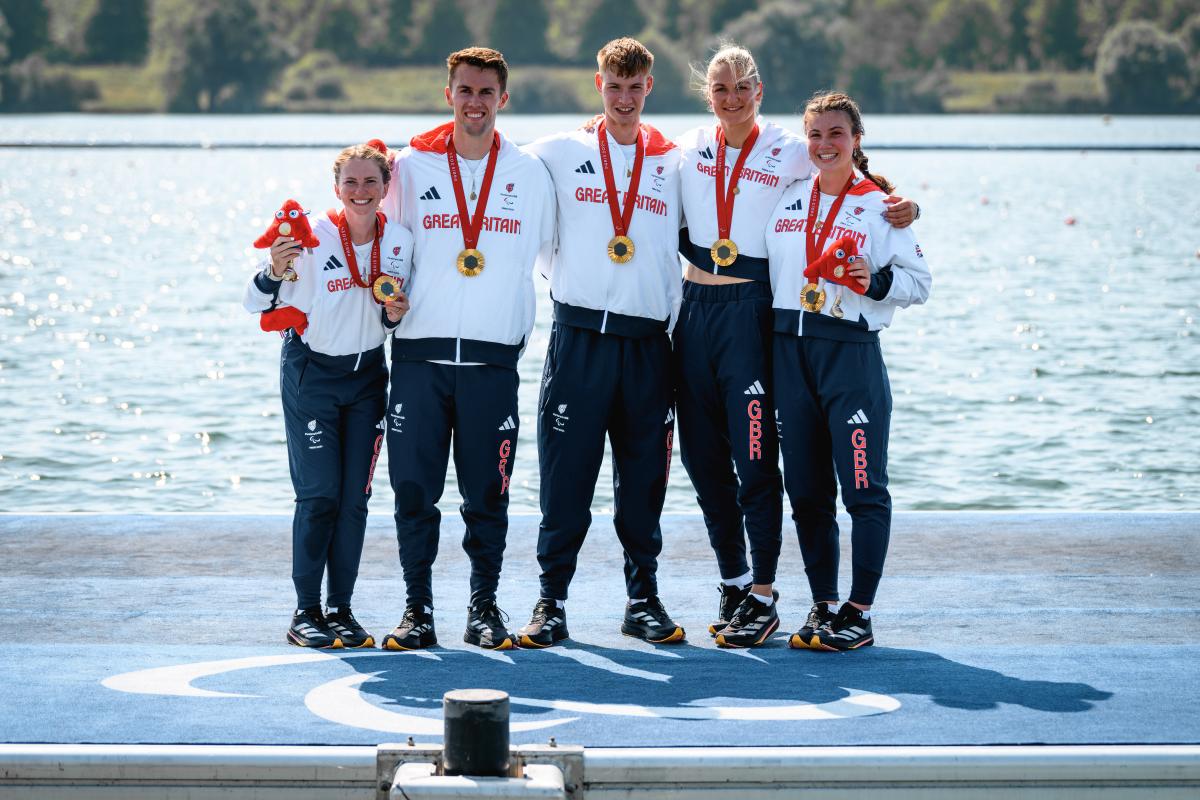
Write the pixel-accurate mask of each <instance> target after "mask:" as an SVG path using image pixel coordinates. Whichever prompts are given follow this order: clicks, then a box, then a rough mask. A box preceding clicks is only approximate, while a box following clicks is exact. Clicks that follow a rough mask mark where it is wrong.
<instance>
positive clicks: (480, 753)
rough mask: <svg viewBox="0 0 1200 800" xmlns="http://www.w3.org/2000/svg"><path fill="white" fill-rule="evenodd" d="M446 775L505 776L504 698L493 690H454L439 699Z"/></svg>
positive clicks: (506, 732) (505, 725) (506, 710)
mask: <svg viewBox="0 0 1200 800" xmlns="http://www.w3.org/2000/svg"><path fill="white" fill-rule="evenodd" d="M442 714H443V716H444V718H445V722H446V730H445V740H444V741H445V747H444V749H443V750H442V771H443V772H444V773H445V774H446V775H475V776H480V777H497V778H502V777H504V776H505V775H507V774H508V766H509V753H508V695H507V694H506V693H504V692H500V691H497V690H495V689H455V690H454V691H452V692H446V694H445V695H443V696H442Z"/></svg>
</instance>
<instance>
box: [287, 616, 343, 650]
mask: <svg viewBox="0 0 1200 800" xmlns="http://www.w3.org/2000/svg"><path fill="white" fill-rule="evenodd" d="M287 640H288V643H289V644H294V645H296V646H297V647H315V648H318V649H321V650H336V649H338V648H339V647H341V646H342V640H341V639H339V638H338V637H337V634H336V633H334V632H333V631H332V630H331V629H330V628H329V625H328V624H327V623H326V622H325V615H324V614H322V613H321V607H320V606H313V607H312V608H298V609H296V613H295V614H293V615H292V626H291V627H290V628H288V632H287Z"/></svg>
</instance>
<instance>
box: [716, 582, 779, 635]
mask: <svg viewBox="0 0 1200 800" xmlns="http://www.w3.org/2000/svg"><path fill="white" fill-rule="evenodd" d="M778 628H779V610H778V609H777V608H776V605H775V604H774V603H772V604H771V605H767V604H766V603H764V602H763V601H761V600H759V599H758V598H757V597H755V596H754V595H752V594H750V595H747V596H746V599H745V600H743V601H742V604H741V605H740V606H738V607H737V611H735V612H733V619H731V620H729V625H728V626H726V628H725V629H724V630H723V631H721V632H720V633H718V634H717V647H758V646H759V645H760V644H762V643H763V642H765V641H766V640H767V639H768V638H770V636H771V634H772V633H774V632H775V631H776V630H777V629H778Z"/></svg>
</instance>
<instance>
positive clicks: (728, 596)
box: [708, 583, 750, 636]
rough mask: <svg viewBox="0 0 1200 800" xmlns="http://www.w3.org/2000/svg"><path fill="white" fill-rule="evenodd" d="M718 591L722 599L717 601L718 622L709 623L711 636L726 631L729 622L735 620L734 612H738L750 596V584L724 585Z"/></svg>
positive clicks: (719, 586)
mask: <svg viewBox="0 0 1200 800" xmlns="http://www.w3.org/2000/svg"><path fill="white" fill-rule="evenodd" d="M717 591H718V592H720V593H721V599H720V600H718V601H717V621H716V622H712V623H709V626H708V633H709V635H711V636H716V635H717V634H718V633H720V632H721V631H723V630H725V626H727V625H728V624H729V620H731V619H733V612H735V611H737V607H738V606H740V605H741V604H742V601H743V600H745V599H746V598H747V597H749V596H750V584H746V585H745V586H729V585H727V584H724V583H722V584H720V585H718V586H717Z"/></svg>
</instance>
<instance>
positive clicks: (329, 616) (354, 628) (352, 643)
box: [325, 606, 375, 648]
mask: <svg viewBox="0 0 1200 800" xmlns="http://www.w3.org/2000/svg"><path fill="white" fill-rule="evenodd" d="M325 622H326V623H327V624H328V625H329V629H330V630H332V631H333V632H334V633H335V634H337V637H338V638H339V639H341V640H342V647H353V648H360V647H374V646H375V637H374V636H372V635H371V634H369V633H367V631H366V629H365V628H363V626H362V625H359V624H358V620H356V619H355V618H354V612H352V611H351V610H350V606H341V607H340V608H327V609H325Z"/></svg>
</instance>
